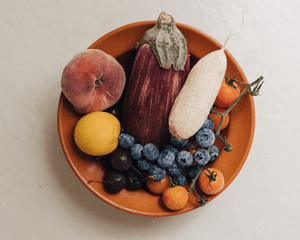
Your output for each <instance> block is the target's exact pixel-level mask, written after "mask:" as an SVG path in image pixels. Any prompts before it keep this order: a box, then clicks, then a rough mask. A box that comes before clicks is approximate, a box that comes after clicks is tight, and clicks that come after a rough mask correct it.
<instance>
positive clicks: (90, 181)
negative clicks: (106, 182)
mask: <svg viewBox="0 0 300 240" xmlns="http://www.w3.org/2000/svg"><path fill="white" fill-rule="evenodd" d="M92 182H96V183H103V182H102V181H96V180H89V181H88V184H90V183H92Z"/></svg>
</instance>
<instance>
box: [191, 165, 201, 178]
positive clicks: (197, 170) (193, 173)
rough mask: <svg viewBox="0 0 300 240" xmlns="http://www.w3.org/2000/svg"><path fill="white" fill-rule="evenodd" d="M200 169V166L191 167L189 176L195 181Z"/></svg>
mask: <svg viewBox="0 0 300 240" xmlns="http://www.w3.org/2000/svg"><path fill="white" fill-rule="evenodd" d="M200 168H201V167H200V166H199V165H194V166H191V167H190V168H189V170H188V176H189V177H190V178H191V179H193V178H194V177H196V175H197V174H198V172H199V170H200Z"/></svg>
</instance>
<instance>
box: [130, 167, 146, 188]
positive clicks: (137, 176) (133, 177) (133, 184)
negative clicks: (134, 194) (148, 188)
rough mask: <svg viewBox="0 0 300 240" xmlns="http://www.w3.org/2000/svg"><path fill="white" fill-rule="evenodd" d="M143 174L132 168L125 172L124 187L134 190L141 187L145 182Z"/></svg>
mask: <svg viewBox="0 0 300 240" xmlns="http://www.w3.org/2000/svg"><path fill="white" fill-rule="evenodd" d="M144 179H145V175H144V174H143V173H142V172H139V171H137V170H135V169H133V168H131V169H129V170H128V171H127V172H126V189H128V190H131V191H135V190H138V189H141V188H142V187H143V185H144V183H145V181H144Z"/></svg>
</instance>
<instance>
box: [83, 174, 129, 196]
mask: <svg viewBox="0 0 300 240" xmlns="http://www.w3.org/2000/svg"><path fill="white" fill-rule="evenodd" d="M92 182H96V183H103V184H104V189H105V191H107V192H108V193H112V194H115V193H118V192H120V191H121V190H123V189H124V188H125V187H126V176H125V175H124V174H123V173H121V172H117V171H108V172H106V174H105V176H104V180H103V181H94V180H90V181H89V182H88V183H89V184H90V183H92Z"/></svg>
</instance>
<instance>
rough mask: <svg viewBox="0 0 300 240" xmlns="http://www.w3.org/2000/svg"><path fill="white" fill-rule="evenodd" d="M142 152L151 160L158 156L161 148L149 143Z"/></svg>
mask: <svg viewBox="0 0 300 240" xmlns="http://www.w3.org/2000/svg"><path fill="white" fill-rule="evenodd" d="M142 153H143V154H144V156H145V158H147V159H148V160H149V161H155V160H156V159H157V158H158V155H159V150H158V148H157V147H156V146H155V145H154V144H153V143H147V144H146V145H145V146H144V148H143V150H142Z"/></svg>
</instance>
